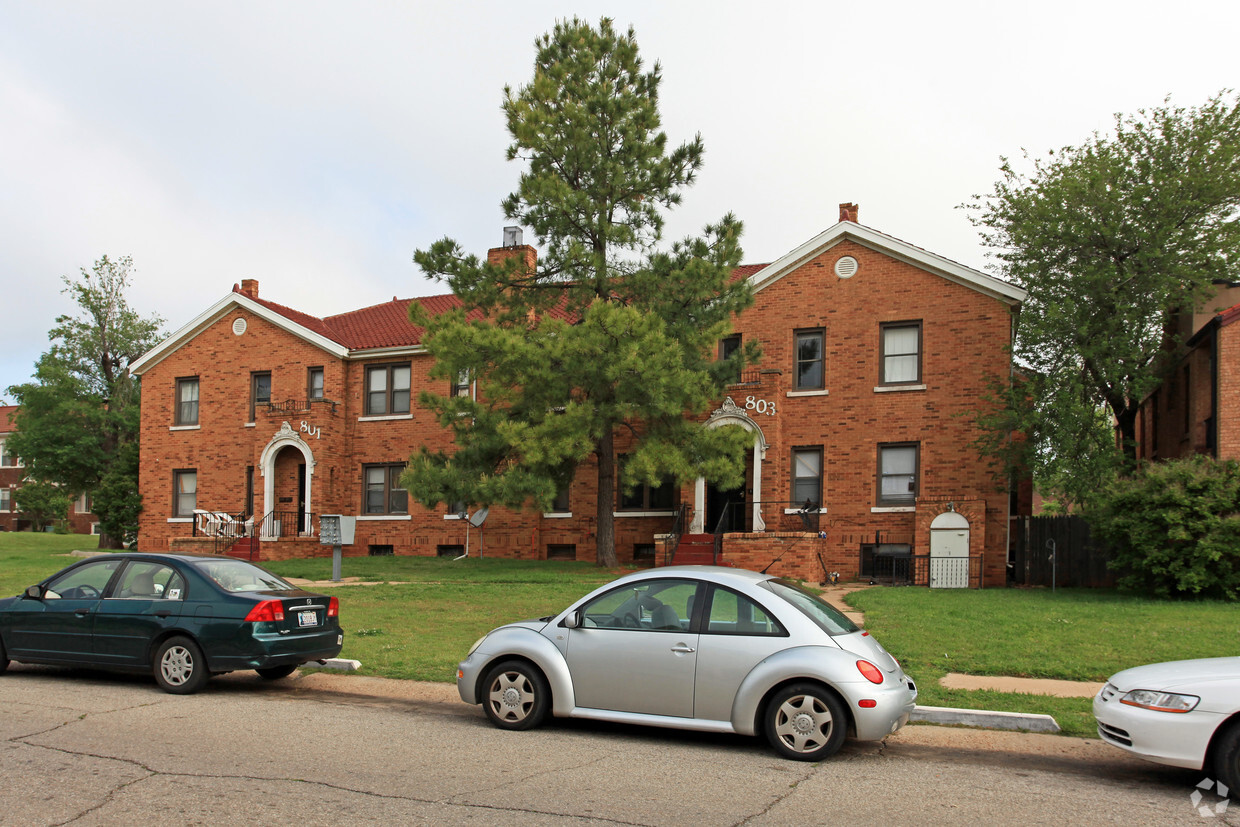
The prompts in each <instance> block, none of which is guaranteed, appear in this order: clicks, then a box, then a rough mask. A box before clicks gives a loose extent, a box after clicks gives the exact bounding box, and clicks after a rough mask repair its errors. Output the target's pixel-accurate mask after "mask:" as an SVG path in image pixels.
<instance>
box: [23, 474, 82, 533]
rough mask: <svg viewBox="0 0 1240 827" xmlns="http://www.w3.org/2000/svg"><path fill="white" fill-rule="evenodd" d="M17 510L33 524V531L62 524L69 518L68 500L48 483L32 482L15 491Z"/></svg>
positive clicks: (67, 496) (61, 492) (64, 494)
mask: <svg viewBox="0 0 1240 827" xmlns="http://www.w3.org/2000/svg"><path fill="white" fill-rule="evenodd" d="M14 496H15V498H16V500H17V509H18V511H20V512H21V513H22V516H24V517H26V518H27V519H29V520H30V522H32V523H33V524H34V530H35V531H42V530H43V529H44V528H46V527H47V526H49V525H53V524H55V523H63V522H64V521H65V520H66V519H68V517H69V504H70V498H69V495H68V494H66V493H65V492H64V491H63V490H62V489H60V488H58V487H56V486H55V485H52V484H51V483H50V482H40V481H39V480H32V481H30V482H27V483H25V484H23V485H22V487H21V488H19V489H17V494H16V495H14Z"/></svg>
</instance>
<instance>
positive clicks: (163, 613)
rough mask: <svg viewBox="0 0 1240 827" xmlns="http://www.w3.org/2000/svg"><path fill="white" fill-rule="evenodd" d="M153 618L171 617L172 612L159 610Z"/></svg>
mask: <svg viewBox="0 0 1240 827" xmlns="http://www.w3.org/2000/svg"><path fill="white" fill-rule="evenodd" d="M155 616H156V617H172V612H171V611H169V610H168V609H160V610H159V611H158V612H156V613H155Z"/></svg>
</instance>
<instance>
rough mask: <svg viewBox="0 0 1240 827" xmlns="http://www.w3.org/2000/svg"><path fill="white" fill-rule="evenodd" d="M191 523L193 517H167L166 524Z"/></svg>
mask: <svg viewBox="0 0 1240 827" xmlns="http://www.w3.org/2000/svg"><path fill="white" fill-rule="evenodd" d="M193 521H194V518H193V517H169V518H168V522H170V523H192V522H193Z"/></svg>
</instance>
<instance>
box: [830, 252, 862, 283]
mask: <svg viewBox="0 0 1240 827" xmlns="http://www.w3.org/2000/svg"><path fill="white" fill-rule="evenodd" d="M858 266H859V265H858V264H857V260H856V259H855V258H853V257H852V256H840V257H839V259H837V260H836V262H835V274H836V275H837V276H839V277H840V278H842V279H847V278H852V276H853V275H855V274H856V272H857V267H858Z"/></svg>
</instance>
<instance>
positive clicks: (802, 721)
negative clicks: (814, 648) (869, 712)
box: [765, 683, 848, 761]
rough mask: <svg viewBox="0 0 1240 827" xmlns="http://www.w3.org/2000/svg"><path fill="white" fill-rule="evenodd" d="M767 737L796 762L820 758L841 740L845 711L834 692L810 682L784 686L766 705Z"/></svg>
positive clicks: (772, 744) (833, 752)
mask: <svg viewBox="0 0 1240 827" xmlns="http://www.w3.org/2000/svg"><path fill="white" fill-rule="evenodd" d="M765 729H766V737H767V739H768V740H769V741H770V742H771V746H773V747H775V751H776V752H778V753H779V754H780V755H782V756H784V757H785V758H792V759H795V760H797V761H821V760H822V759H824V758H829V757H831V756H832V755H834V754H835V753H836V752H837V751H838V750H839V748H840V746H841V745H842V744H843V743H844V736H845V734H846V731H847V729H848V713H847V712H845V710H844V705H843V704H842V703H840V700H839V698H837V697H836V695H835V693H834V692H831V691H830V690H827V689H824V688H823V687H821V686H818V685H816V684H812V683H795V684H792V685H791V686H786V687H784V688H783V689H781V690H780V691H779V692H777V693H776V694H775V696H774V697H773V698H771V702H770V703H769V704H768V705H767V708H766V727H765Z"/></svg>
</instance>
